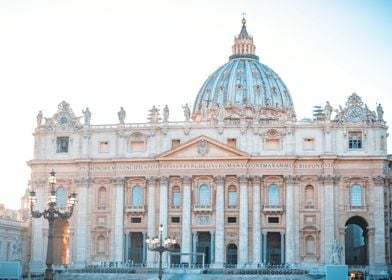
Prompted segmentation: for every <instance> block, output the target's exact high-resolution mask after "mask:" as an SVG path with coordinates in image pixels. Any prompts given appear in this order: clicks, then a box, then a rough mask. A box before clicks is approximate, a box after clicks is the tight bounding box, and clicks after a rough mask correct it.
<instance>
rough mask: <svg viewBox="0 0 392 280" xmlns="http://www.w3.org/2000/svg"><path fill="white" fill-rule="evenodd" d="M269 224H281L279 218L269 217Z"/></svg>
mask: <svg viewBox="0 0 392 280" xmlns="http://www.w3.org/2000/svg"><path fill="white" fill-rule="evenodd" d="M268 223H269V224H279V217H268Z"/></svg>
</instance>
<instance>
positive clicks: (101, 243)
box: [97, 235, 105, 255]
mask: <svg viewBox="0 0 392 280" xmlns="http://www.w3.org/2000/svg"><path fill="white" fill-rule="evenodd" d="M97 255H105V236H103V235H100V236H98V238H97Z"/></svg>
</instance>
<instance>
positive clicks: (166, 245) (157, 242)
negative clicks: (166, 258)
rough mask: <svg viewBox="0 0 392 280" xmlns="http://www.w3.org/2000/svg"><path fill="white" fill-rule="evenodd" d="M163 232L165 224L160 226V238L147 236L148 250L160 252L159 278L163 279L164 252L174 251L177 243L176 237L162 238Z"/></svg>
mask: <svg viewBox="0 0 392 280" xmlns="http://www.w3.org/2000/svg"><path fill="white" fill-rule="evenodd" d="M162 232H163V225H160V226H159V238H158V237H154V238H152V239H150V238H149V237H147V239H146V243H147V245H148V250H150V251H155V252H158V253H159V274H158V279H159V280H161V279H162V254H163V252H166V251H172V250H173V246H174V244H176V239H175V238H170V236H169V237H168V238H166V239H165V240H163V239H162Z"/></svg>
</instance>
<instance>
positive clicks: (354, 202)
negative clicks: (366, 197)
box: [350, 184, 362, 206]
mask: <svg viewBox="0 0 392 280" xmlns="http://www.w3.org/2000/svg"><path fill="white" fill-rule="evenodd" d="M350 204H351V206H362V189H361V186H360V185H358V184H354V185H352V186H351V193H350Z"/></svg>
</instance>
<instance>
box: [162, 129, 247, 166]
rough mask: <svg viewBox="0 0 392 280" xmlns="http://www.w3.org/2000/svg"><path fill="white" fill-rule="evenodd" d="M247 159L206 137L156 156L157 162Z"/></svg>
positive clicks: (243, 155)
mask: <svg viewBox="0 0 392 280" xmlns="http://www.w3.org/2000/svg"><path fill="white" fill-rule="evenodd" d="M234 158H235V159H242V158H243V159H247V158H249V155H248V154H247V153H245V152H243V151H240V150H238V149H236V148H233V147H230V146H228V145H226V144H224V143H221V142H219V141H217V140H214V139H212V138H209V137H207V136H204V135H202V136H199V137H196V138H194V139H192V140H190V141H188V142H186V143H184V144H182V145H180V146H178V147H176V148H174V149H172V150H169V151H166V152H164V153H162V154H160V155H158V156H157V160H170V159H234Z"/></svg>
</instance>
